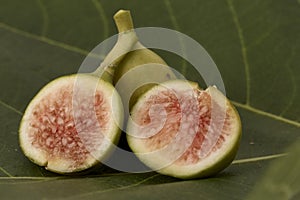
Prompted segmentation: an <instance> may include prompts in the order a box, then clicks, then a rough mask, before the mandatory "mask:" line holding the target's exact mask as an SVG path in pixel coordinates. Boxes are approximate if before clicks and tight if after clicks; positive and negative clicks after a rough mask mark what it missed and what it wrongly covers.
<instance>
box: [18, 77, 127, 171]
mask: <svg viewBox="0 0 300 200" xmlns="http://www.w3.org/2000/svg"><path fill="white" fill-rule="evenodd" d="M78 84H80V85H78ZM122 122H123V107H122V103H121V100H120V97H119V95H118V94H117V93H116V92H115V89H114V87H113V86H112V85H111V84H109V83H107V82H105V81H103V80H101V79H98V78H97V77H94V76H90V75H84V74H78V75H70V76H64V77H61V78H58V79H55V80H54V81H52V82H50V83H49V84H47V85H46V86H45V87H44V88H43V89H42V90H41V91H40V92H39V93H38V94H37V95H36V96H35V97H34V99H33V100H32V101H31V102H30V104H29V105H28V107H27V109H26V111H25V113H24V116H23V118H22V121H21V124H20V129H19V137H20V146H21V148H22V150H23V152H24V154H25V155H26V156H27V157H28V158H29V159H30V160H32V161H33V162H34V163H36V164H38V165H40V166H45V167H46V169H48V170H50V171H54V172H58V173H70V172H76V171H81V170H84V169H87V168H90V167H91V166H94V165H95V164H97V163H99V162H100V161H101V160H103V159H105V157H107V156H108V155H109V153H110V152H111V150H113V145H111V144H112V143H113V144H116V143H117V142H118V140H119V137H120V130H119V126H120V124H121V125H122Z"/></svg>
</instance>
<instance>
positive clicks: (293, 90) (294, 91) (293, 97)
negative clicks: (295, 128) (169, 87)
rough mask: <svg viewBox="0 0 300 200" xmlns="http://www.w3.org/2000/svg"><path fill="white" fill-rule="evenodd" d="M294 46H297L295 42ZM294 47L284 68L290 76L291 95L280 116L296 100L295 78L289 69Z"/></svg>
mask: <svg viewBox="0 0 300 200" xmlns="http://www.w3.org/2000/svg"><path fill="white" fill-rule="evenodd" d="M295 44H298V43H297V42H296V43H295ZM295 52H296V51H295V47H294V48H293V49H292V54H291V56H290V58H289V59H288V60H287V62H286V68H287V70H288V73H289V75H290V80H291V82H292V84H291V86H292V89H291V90H292V94H291V97H290V101H289V102H288V104H287V105H286V107H285V108H283V110H282V111H281V113H280V114H279V115H280V116H283V115H284V114H285V113H286V112H287V111H288V109H289V108H290V107H291V106H292V104H293V102H294V100H295V98H296V92H297V89H298V88H297V82H296V79H295V76H294V73H293V71H292V69H291V67H290V63H291V61H292V59H293V57H294V56H295Z"/></svg>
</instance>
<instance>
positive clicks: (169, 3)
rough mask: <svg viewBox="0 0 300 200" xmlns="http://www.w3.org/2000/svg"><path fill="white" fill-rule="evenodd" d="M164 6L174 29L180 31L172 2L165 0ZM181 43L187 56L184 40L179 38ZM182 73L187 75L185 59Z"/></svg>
mask: <svg viewBox="0 0 300 200" xmlns="http://www.w3.org/2000/svg"><path fill="white" fill-rule="evenodd" d="M164 4H165V6H166V9H167V12H168V14H169V16H170V19H171V23H172V24H173V26H174V28H175V29H176V30H177V31H180V26H179V24H178V21H177V19H176V17H175V15H174V11H173V8H172V5H171V2H170V1H169V0H164ZM179 43H180V46H181V48H182V53H183V55H184V56H185V54H186V53H185V52H186V49H185V45H184V43H183V41H182V38H181V37H180V36H179ZM181 73H182V74H183V75H184V76H185V75H186V73H187V64H186V60H185V59H182V67H181Z"/></svg>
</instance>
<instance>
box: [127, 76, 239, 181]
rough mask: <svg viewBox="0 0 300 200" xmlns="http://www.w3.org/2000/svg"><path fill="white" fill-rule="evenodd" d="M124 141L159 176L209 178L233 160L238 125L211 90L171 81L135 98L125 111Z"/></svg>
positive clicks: (235, 114)
mask: <svg viewBox="0 0 300 200" xmlns="http://www.w3.org/2000/svg"><path fill="white" fill-rule="evenodd" d="M130 115H131V118H130V119H129V120H128V124H127V131H126V133H127V141H128V144H129V146H130V148H131V149H132V151H133V152H134V153H135V154H136V156H137V157H138V158H139V159H140V160H141V161H142V162H143V163H144V164H146V165H147V166H148V167H150V168H151V169H153V170H155V171H157V172H159V173H161V174H165V175H169V176H173V177H177V178H182V179H191V178H201V177H207V176H211V175H214V174H216V173H218V172H220V171H221V170H223V169H224V168H226V167H227V166H228V165H229V164H230V163H231V162H232V160H233V159H234V157H235V155H236V153H237V150H238V146H239V141H240V137H241V121H240V117H239V114H238V112H237V111H236V109H235V108H234V106H233V105H232V104H231V103H230V101H229V100H228V99H227V98H226V97H225V96H224V95H223V94H222V93H221V92H220V91H219V90H218V89H217V88H216V87H215V86H210V87H208V88H207V89H206V90H202V89H200V88H199V86H198V84H196V83H194V82H189V81H184V80H172V81H167V82H165V83H162V84H159V85H156V86H154V87H152V88H151V89H150V90H148V91H147V92H146V93H145V94H144V95H142V96H140V97H139V99H138V100H137V102H136V104H135V105H134V106H133V108H132V110H131V112H130Z"/></svg>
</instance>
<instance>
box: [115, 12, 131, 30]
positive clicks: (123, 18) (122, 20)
mask: <svg viewBox="0 0 300 200" xmlns="http://www.w3.org/2000/svg"><path fill="white" fill-rule="evenodd" d="M114 20H115V23H116V25H117V28H118V32H119V33H122V32H125V31H129V30H132V29H133V22H132V17H131V14H130V11H129V10H119V11H118V12H117V13H116V14H115V15H114Z"/></svg>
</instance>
